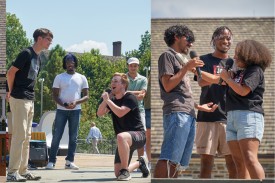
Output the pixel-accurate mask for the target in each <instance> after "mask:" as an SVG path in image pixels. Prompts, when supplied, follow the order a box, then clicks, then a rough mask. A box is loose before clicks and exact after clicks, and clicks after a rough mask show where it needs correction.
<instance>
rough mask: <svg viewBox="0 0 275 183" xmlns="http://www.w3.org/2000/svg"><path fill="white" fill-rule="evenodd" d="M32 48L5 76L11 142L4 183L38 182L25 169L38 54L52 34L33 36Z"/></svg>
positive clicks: (38, 32)
mask: <svg viewBox="0 0 275 183" xmlns="http://www.w3.org/2000/svg"><path fill="white" fill-rule="evenodd" d="M33 38H34V45H33V46H32V47H29V48H27V49H24V50H23V51H22V52H21V53H19V55H18V56H17V58H16V60H15V61H14V62H13V63H12V66H11V67H10V69H9V70H8V72H7V81H8V87H9V92H8V93H7V99H8V100H9V103H10V108H11V112H12V132H11V133H12V134H13V137H12V140H11V149H10V159H9V168H8V174H7V181H8V182H10V181H12V182H25V181H26V180H39V179H41V177H40V176H35V175H33V174H32V173H30V172H29V171H28V170H27V168H28V158H29V142H30V139H31V128H32V120H33V114H34V102H33V101H34V98H35V97H34V86H35V83H36V79H37V76H38V73H39V71H40V66H41V63H40V60H39V59H38V56H39V54H40V53H41V51H42V50H44V49H48V48H49V46H50V44H51V42H52V39H53V34H52V32H51V31H50V30H48V29H45V28H40V29H36V30H35V31H34V33H33Z"/></svg>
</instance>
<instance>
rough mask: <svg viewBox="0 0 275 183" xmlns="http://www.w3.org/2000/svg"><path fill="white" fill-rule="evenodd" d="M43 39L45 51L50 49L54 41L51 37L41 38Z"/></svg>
mask: <svg viewBox="0 0 275 183" xmlns="http://www.w3.org/2000/svg"><path fill="white" fill-rule="evenodd" d="M41 38H42V45H43V48H44V49H49V47H50V45H51V44H52V41H53V39H52V38H51V37H50V36H46V37H41Z"/></svg>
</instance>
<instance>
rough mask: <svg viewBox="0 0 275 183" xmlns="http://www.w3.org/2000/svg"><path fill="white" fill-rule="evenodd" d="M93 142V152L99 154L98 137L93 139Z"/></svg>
mask: <svg viewBox="0 0 275 183" xmlns="http://www.w3.org/2000/svg"><path fill="white" fill-rule="evenodd" d="M92 144H93V153H96V154H99V150H98V148H97V144H98V139H92Z"/></svg>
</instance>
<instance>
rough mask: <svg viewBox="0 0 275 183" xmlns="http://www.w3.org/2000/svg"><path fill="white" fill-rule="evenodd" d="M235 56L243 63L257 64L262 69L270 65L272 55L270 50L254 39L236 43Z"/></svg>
mask: <svg viewBox="0 0 275 183" xmlns="http://www.w3.org/2000/svg"><path fill="white" fill-rule="evenodd" d="M235 56H237V57H238V59H240V60H241V62H243V63H244V64H245V66H246V67H248V66H250V65H259V66H260V67H261V68H262V69H263V71H265V69H266V68H267V67H269V66H270V64H271V62H272V56H271V52H270V50H269V49H268V48H267V47H266V46H265V45H263V44H262V43H260V42H258V41H255V40H244V41H241V42H239V43H238V44H237V45H236V49H235Z"/></svg>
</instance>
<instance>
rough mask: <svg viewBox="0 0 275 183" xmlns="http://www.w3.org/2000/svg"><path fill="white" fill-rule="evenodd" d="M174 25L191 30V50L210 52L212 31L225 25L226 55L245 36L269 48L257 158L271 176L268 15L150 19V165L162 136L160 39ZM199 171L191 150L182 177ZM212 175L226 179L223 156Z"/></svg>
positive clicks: (162, 48) (273, 126)
mask: <svg viewBox="0 0 275 183" xmlns="http://www.w3.org/2000/svg"><path fill="white" fill-rule="evenodd" d="M175 24H185V25H187V26H188V27H189V28H190V29H191V30H192V31H193V33H194V35H195V38H196V42H195V44H194V45H193V47H192V48H191V50H196V52H197V53H198V54H199V55H203V54H207V53H210V52H213V50H212V48H211V47H210V40H211V36H212V34H213V32H214V30H215V29H216V28H217V27H219V26H223V25H226V26H228V27H229V28H230V29H231V30H232V32H233V44H232V46H231V49H230V52H229V55H230V56H231V57H233V56H234V49H235V46H236V43H238V42H239V41H241V40H244V39H254V40H257V41H259V42H261V43H263V44H265V45H266V46H267V47H268V48H270V50H271V53H272V56H273V62H272V65H271V67H269V68H268V69H267V70H266V71H265V79H266V91H265V94H264V104H263V106H264V110H265V132H264V137H263V140H262V143H261V145H260V149H259V158H260V162H261V163H262V165H263V167H264V169H265V172H266V177H267V178H269V177H275V176H274V150H275V147H274V143H275V139H274V138H275V133H274V130H275V123H274V119H275V118H274V112H275V111H274V103H275V101H274V94H275V92H274V89H275V82H274V69H275V68H274V67H275V63H274V51H275V50H274V17H270V18H207V19H204V18H192V19H152V20H151V51H152V62H151V68H152V70H151V76H152V80H151V81H152V95H151V96H152V97H151V100H152V101H151V103H152V105H151V107H152V129H151V131H152V137H151V138H152V158H153V168H154V165H155V163H156V161H157V159H158V157H159V153H160V147H161V143H162V138H163V130H162V104H163V103H162V100H161V99H160V92H159V84H158V71H157V70H158V65H157V62H158V58H159V56H160V54H161V53H162V52H163V51H165V50H166V49H167V46H166V44H165V42H164V40H163V34H164V31H165V29H167V28H168V27H170V26H171V25H175ZM189 75H190V80H191V84H192V91H193V94H194V99H195V101H196V102H199V95H200V91H201V89H200V87H199V86H198V84H197V83H196V82H194V81H193V74H189ZM199 171H200V161H199V155H197V154H196V151H195V148H194V149H193V155H192V160H191V163H190V168H189V169H188V170H187V171H186V172H184V173H183V174H185V175H184V176H190V177H193V178H198V175H199ZM212 176H213V178H227V177H228V174H227V169H226V167H225V162H224V160H223V158H216V159H215V167H214V168H213V174H212Z"/></svg>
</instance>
